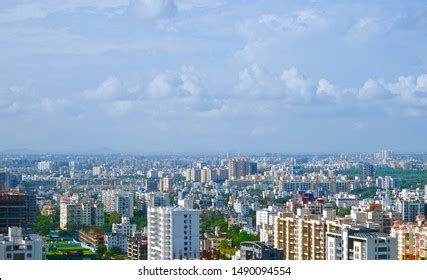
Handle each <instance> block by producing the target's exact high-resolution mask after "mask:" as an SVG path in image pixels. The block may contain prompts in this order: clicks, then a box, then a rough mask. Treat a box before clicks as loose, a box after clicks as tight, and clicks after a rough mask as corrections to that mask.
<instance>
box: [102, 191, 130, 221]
mask: <svg viewBox="0 0 427 280" xmlns="http://www.w3.org/2000/svg"><path fill="white" fill-rule="evenodd" d="M102 203H103V204H104V208H105V211H106V212H108V213H112V212H117V213H119V214H120V215H121V216H122V217H123V216H124V217H128V218H133V194H132V193H130V192H126V191H121V190H106V191H103V192H102Z"/></svg>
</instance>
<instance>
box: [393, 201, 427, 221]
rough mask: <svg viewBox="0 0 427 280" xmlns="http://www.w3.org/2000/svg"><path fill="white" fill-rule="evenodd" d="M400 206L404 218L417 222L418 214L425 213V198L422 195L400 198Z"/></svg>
mask: <svg viewBox="0 0 427 280" xmlns="http://www.w3.org/2000/svg"><path fill="white" fill-rule="evenodd" d="M398 206H399V211H400V212H401V213H402V220H403V221H405V222H415V220H416V218H417V216H418V215H425V204H424V199H423V198H421V197H412V196H407V197H403V198H400V199H399V202H398Z"/></svg>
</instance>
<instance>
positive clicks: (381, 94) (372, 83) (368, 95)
mask: <svg viewBox="0 0 427 280" xmlns="http://www.w3.org/2000/svg"><path fill="white" fill-rule="evenodd" d="M359 96H360V98H362V99H386V98H391V97H392V94H391V92H390V91H388V90H387V89H386V88H385V85H384V82H383V81H376V80H372V79H369V80H367V81H366V82H365V83H364V84H363V86H362V87H361V88H360V90H359Z"/></svg>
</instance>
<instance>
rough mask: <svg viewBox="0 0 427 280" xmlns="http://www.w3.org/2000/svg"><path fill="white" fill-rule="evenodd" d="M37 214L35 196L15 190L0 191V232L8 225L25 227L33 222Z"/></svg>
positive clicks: (3, 231) (4, 231) (6, 229)
mask: <svg viewBox="0 0 427 280" xmlns="http://www.w3.org/2000/svg"><path fill="white" fill-rule="evenodd" d="M36 214H37V205H36V197H35V196H34V195H32V194H23V193H20V192H17V191H15V190H3V191H0V233H7V232H8V227H11V226H16V227H23V228H27V227H29V226H30V225H32V224H33V223H35V220H36Z"/></svg>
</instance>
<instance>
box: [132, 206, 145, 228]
mask: <svg viewBox="0 0 427 280" xmlns="http://www.w3.org/2000/svg"><path fill="white" fill-rule="evenodd" d="M131 222H132V223H134V224H136V228H137V229H138V230H142V229H143V228H144V227H146V226H147V215H146V214H145V213H144V212H143V211H142V210H136V211H134V216H133V218H132V219H131Z"/></svg>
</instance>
